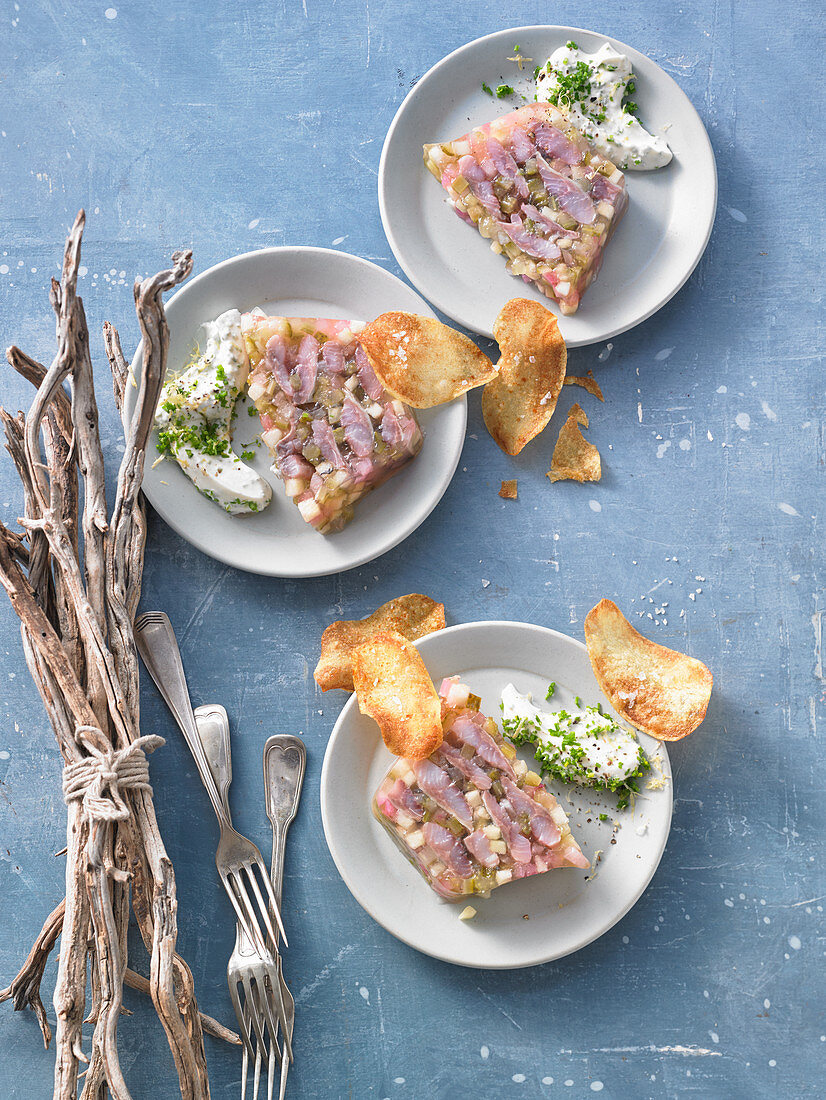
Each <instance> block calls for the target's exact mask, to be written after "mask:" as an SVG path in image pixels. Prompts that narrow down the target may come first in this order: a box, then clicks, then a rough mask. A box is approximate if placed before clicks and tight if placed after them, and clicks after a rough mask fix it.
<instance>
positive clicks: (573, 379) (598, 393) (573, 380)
mask: <svg viewBox="0 0 826 1100" xmlns="http://www.w3.org/2000/svg"><path fill="white" fill-rule="evenodd" d="M564 384H565V385H566V386H582V388H583V389H584V390H587V391H588V393H592V394H593V395H594V397H598V398H599V399H600V401H604V400H605V398H604V397H603V396H602V390H601V389H600V388H599V382H597V380H596V378H594V372H593V371H592V370H589V371H588V373H587V374H586V375H584V376H583V375H576V374H569V375H568V377H567V378H566V379H565V383H564Z"/></svg>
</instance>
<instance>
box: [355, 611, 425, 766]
mask: <svg viewBox="0 0 826 1100" xmlns="http://www.w3.org/2000/svg"><path fill="white" fill-rule="evenodd" d="M353 683H354V684H355V688H356V695H357V697H358V703H359V710H360V711H361V713H362V714H368V715H369V716H370V717H371V718H372V719H373V720H374V721H375V722H376V723H377V724H378V727H379V729H380V730H381V735H382V739H383V740H384V743H385V745H387V747H388V749H390V751H391V752H392V753H395V754H396V756H403V757H404V758H405V759H406V760H423V759H424V758H425V757H426V756H430V754H431V753H432V752H435V750H436V749H438V747H439V745H441V743H442V703H441V700H440V699H439V696H438V694H437V692H436V688H435V687H434V686H433V681H432V680H431V679H430V675H429V673H428V671H427V669H426V668H425V664H424V661H423V660H422V658H421V656H420V655H419V651H418V650H417V649H416V647H415V646H414V645H413V643H412V642H409V641H408V640H407V638H403V637H402V636H401V634H397V633H396V632H395V631H394V630H385V631H382V632H381V633H379V634H374V635H373V637H372V638H369V639H368V640H367V641H366V642H365V643H364V644H363V645H360V646H359V647H358V649H357V650H356V651H355V652H354V653H353Z"/></svg>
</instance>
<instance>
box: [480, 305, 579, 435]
mask: <svg viewBox="0 0 826 1100" xmlns="http://www.w3.org/2000/svg"><path fill="white" fill-rule="evenodd" d="M493 335H494V337H495V338H496V341H497V343H498V344H499V347H500V349H501V353H502V354H501V357H500V359H499V363H498V370H499V373H498V374H497V375H496V377H495V378H494V379H493V380H492V381H490V382H488V384H487V385H486V386H485V390H484V393H483V394H482V414H483V415H484V418H485V424H486V425H487V429H488V431H489V432H490V434H491V435H492V436H493V438H494V439H495V440H496V442H497V443H498V444H499V446H500V447H501V448H502V450H503V451H504V452H505V453H506V454H509V455H518V454H519V452H520V451H521V450H522V448H523V447H524V446H525V445H526V444H527V443H530V441H531V440H532V439H534V438H535V437H536V436H537V435H539V433H540V432H541V431H542V429H543V428H545V427H546V425H547V423H548V421H549V420H550V419H551V417H552V416H553V411H554V409H555V408H556V402H557V398H558V397H559V393H560V390H561V389H562V381H563V379H564V378H565V365H566V363H567V361H568V353H567V351H566V349H565V341H564V340H563V339H562V334H561V333H560V331H559V325H558V324H557V320H556V317H555V316H554V315H553V313H551V311H550V310H548V309H545V307H544V306H543V305H540V303H539V302H533V301H530V300H529V299H528V298H513V299H512V300H511V301H510V302H507V303H506V304H505V305H504V306H503V307H502V310H501V311H500V313H499V316H498V317H497V318H496V320H495V322H494V324H493Z"/></svg>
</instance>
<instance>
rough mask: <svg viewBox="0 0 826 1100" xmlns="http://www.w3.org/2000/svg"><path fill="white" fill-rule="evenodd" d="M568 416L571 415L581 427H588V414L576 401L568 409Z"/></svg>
mask: <svg viewBox="0 0 826 1100" xmlns="http://www.w3.org/2000/svg"><path fill="white" fill-rule="evenodd" d="M568 416H572V417H573V418H574V420H576V422H577V424H581V425H582V427H583V428H587V427H588V414H587V412H586V411H585V409H583V408H582V407H581V406H580V405H578V404H577V403H576V402H574V404H573V405H571V407H570V409H568Z"/></svg>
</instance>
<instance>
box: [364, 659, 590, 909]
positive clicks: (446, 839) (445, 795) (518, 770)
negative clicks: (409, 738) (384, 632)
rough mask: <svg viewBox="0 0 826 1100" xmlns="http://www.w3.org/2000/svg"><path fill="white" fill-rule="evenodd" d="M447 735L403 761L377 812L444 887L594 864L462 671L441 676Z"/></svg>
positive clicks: (460, 894)
mask: <svg viewBox="0 0 826 1100" xmlns="http://www.w3.org/2000/svg"><path fill="white" fill-rule="evenodd" d="M439 694H440V695H441V698H442V721H443V726H444V731H445V736H444V741H443V743H442V745H441V746H440V748H438V749H437V750H436V751H435V752H434V753H432V755H431V756H429V757H428V758H427V759H426V760H417V761H409V760H401V759H400V760H398V761H397V762H396V763H395V764H394V765H393V767H392V768H391V769H390V771H389V772H388V774H387V775H386V776H385V778H384V779H383V780H382V782H381V784H380V785H379V788H378V790H377V792H376V795H375V798H374V800H373V812H374V814H375V816H376V817H377V819H378V820H379V821H380V822H381V824H382V825H383V826H384V827H385V829H386V830H387V831H388V833H389V834H390V836H391V837H392V838H393V840H394V841H395V842H396V844H397V845H398V846H399V847H400V848H401V850H402V852H403V853H404V855H405V856H406V857H407V859H408V860H409V861H410V862H411V863H412V864H413V866H414V867H416V868H417V869H418V870H419V871H420V872H421V874H422V875H423V876H424V878H425V879H426V880H427V881H428V882H429V883H430V885H431V886H432V888H433V889H434V890H435V891H436V893H437V894H440V895H441V896H442V897H443V898H447V899H448V900H450V901H459V900H460V899H462V898H466V897H467V896H468V895H469V894H479V895H482V896H484V897H486V896H487V895H489V894H490V892H491V890H494V889H496V887H497V886H503V885H504V884H505V883H507V882H512V881H515V880H516V879H520V878H528V877H529V876H531V875H540V874H543V873H544V872H545V871H550V870H553V869H554V868H557V867H581V868H586V867H589V866H590V862H589V861H588V859H587V858H586V857H585V856H584V855H583V854H582V851H581V850H580V847H579V845H578V844H577V842H576V841H575V840H574V838H573V836H572V835H571V830H570V826H569V824H568V818H567V816H566V814H565V811H564V810H563V809H562V807H561V806H560V805H559V803H558V802H557V801H556V799H555V798H554V796H553V795H552V794H551V793H550V791H548V790H546V788H545V786H544V785H543V783H542V782H541V780H540V778H539V776H538V775H536V774H535V773H534V772H531V771H529V770H528V767H527V765H526V764H525V763H524V761H522V760H520V759H519V758H518V757H517V756H516V750H515V749H514V748H513V746H512V745H509V744H508V743H507V742H506V741H504V740H503V738H502V735H501V733H500V732H499V729H498V727H497V725H496V723H495V722H494V721H493V719H491V718H486V717H485V715H484V714H482V713H481V711H480V710H479V705H480V700H479V699H478V697H477V696H474V695H471V694H470V692H469V690H468V688H467V686H466V685H463V684H460V683H459V681H458V677H453V678H451V679H447V680H445V681H444V682H443V683H442V686H441V688H440V692H439Z"/></svg>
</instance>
